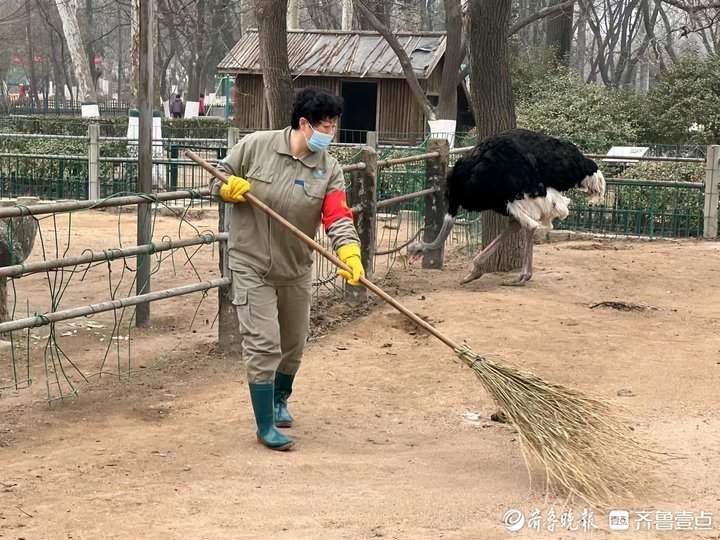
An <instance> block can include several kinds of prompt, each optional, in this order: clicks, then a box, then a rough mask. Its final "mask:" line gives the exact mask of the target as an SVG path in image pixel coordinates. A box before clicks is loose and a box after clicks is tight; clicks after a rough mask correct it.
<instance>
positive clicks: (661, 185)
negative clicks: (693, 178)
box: [556, 179, 704, 238]
mask: <svg viewBox="0 0 720 540" xmlns="http://www.w3.org/2000/svg"><path fill="white" fill-rule="evenodd" d="M569 196H570V198H571V199H572V201H573V203H572V206H571V209H570V215H569V216H568V218H567V219H566V220H565V221H563V222H557V223H556V227H557V228H558V229H566V230H568V229H569V230H576V231H588V232H595V233H606V234H616V235H631V236H647V237H650V238H653V237H669V238H699V237H701V236H702V233H703V200H704V186H703V184H702V183H699V182H697V183H696V182H651V181H644V180H630V179H622V180H619V179H608V180H607V191H606V193H605V201H604V204H603V205H599V206H593V205H590V204H589V203H588V201H587V197H586V196H585V195H584V194H583V193H581V192H579V191H571V192H570V193H569Z"/></svg>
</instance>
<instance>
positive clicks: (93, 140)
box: [88, 124, 100, 201]
mask: <svg viewBox="0 0 720 540" xmlns="http://www.w3.org/2000/svg"><path fill="white" fill-rule="evenodd" d="M88 137H89V139H90V145H89V146H88V199H90V200H91V201H94V200H97V199H99V198H100V190H99V184H98V165H99V161H100V125H99V124H88Z"/></svg>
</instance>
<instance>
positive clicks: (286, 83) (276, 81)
mask: <svg viewBox="0 0 720 540" xmlns="http://www.w3.org/2000/svg"><path fill="white" fill-rule="evenodd" d="M255 16H256V18H257V22H258V34H259V36H258V37H259V40H260V43H259V45H260V67H261V68H262V72H263V85H264V86H265V102H266V103H267V108H268V113H269V120H270V129H281V128H283V127H285V126H287V125H289V124H290V117H291V115H292V103H293V84H292V78H291V76H290V65H289V63H288V52H287V33H286V31H285V28H286V25H287V22H286V16H287V0H263V1H262V2H258V3H256V4H255Z"/></svg>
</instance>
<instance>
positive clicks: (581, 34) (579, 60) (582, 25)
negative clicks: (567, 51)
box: [575, 4, 587, 78]
mask: <svg viewBox="0 0 720 540" xmlns="http://www.w3.org/2000/svg"><path fill="white" fill-rule="evenodd" d="M586 49H587V23H586V22H585V11H584V9H583V8H582V4H581V7H580V14H579V15H578V25H577V44H576V45H575V71H577V72H578V73H579V74H580V76H581V77H583V78H584V77H585V57H586V55H587V50H586Z"/></svg>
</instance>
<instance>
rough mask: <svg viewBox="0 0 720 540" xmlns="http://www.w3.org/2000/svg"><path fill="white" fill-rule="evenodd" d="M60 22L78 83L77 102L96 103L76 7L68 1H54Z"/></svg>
mask: <svg viewBox="0 0 720 540" xmlns="http://www.w3.org/2000/svg"><path fill="white" fill-rule="evenodd" d="M56 5H57V8H58V13H59V14H60V20H61V21H62V26H63V33H64V34H65V41H66V42H67V44H68V49H69V51H70V58H71V60H72V64H73V68H74V70H75V77H76V79H77V83H78V100H79V101H80V102H88V101H89V102H93V103H95V102H97V96H96V94H95V87H94V85H93V82H92V77H91V76H90V70H89V69H88V67H87V54H86V52H85V46H84V45H83V42H82V35H81V34H80V26H79V25H78V20H77V13H76V5H75V3H70V2H68V0H56Z"/></svg>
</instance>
